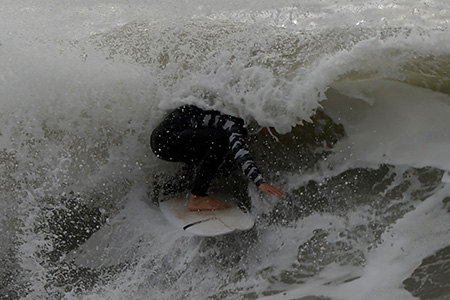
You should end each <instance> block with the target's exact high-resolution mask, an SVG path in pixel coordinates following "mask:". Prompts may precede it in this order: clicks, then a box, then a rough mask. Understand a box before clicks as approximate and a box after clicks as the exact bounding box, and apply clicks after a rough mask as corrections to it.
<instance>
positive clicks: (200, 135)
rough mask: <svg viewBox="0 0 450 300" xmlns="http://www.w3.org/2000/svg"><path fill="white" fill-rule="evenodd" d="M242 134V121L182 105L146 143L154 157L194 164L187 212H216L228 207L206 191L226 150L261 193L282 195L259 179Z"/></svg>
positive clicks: (244, 133)
mask: <svg viewBox="0 0 450 300" xmlns="http://www.w3.org/2000/svg"><path fill="white" fill-rule="evenodd" d="M246 135H247V130H246V129H245V127H244V121H243V120H242V119H240V118H237V117H234V116H230V115H226V114H223V113H220V112H218V111H214V110H207V111H205V110H202V109H200V108H198V107H196V106H193V105H185V106H182V107H179V108H177V109H175V110H174V111H173V112H171V113H170V114H169V115H168V116H167V117H166V118H165V119H164V120H163V121H162V122H161V123H160V124H159V125H158V126H157V127H156V128H155V130H154V131H153V132H152V135H151V142H150V143H151V148H152V150H153V152H154V153H155V155H156V156H157V157H158V158H161V159H163V160H166V161H173V162H185V163H194V164H195V165H196V174H195V177H194V182H193V185H192V188H191V196H190V198H189V202H188V208H189V210H191V211H198V210H220V209H226V208H228V207H229V205H228V204H226V203H224V202H222V201H220V200H218V199H216V198H214V197H211V196H209V195H208V188H209V186H210V184H211V180H212V178H213V177H214V175H215V173H216V171H217V170H218V168H219V166H220V165H221V164H222V163H223V162H224V160H225V158H226V155H227V153H228V151H229V150H231V152H232V157H233V160H234V162H235V163H236V164H237V165H238V166H239V167H240V168H241V170H242V171H243V172H244V174H245V175H247V176H248V177H249V178H250V179H251V180H252V181H253V182H254V183H255V184H256V186H257V187H258V188H259V189H260V190H261V191H263V192H264V193H266V194H267V195H274V196H279V197H282V196H284V192H283V191H282V190H280V189H278V188H276V187H274V186H273V185H271V184H269V183H267V182H265V180H264V179H263V177H262V175H261V173H260V171H259V170H258V168H257V166H256V164H255V162H254V161H253V158H252V156H251V155H250V153H249V152H248V151H247V147H246V144H245V142H244V138H245V137H246Z"/></svg>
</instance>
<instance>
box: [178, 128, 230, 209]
mask: <svg viewBox="0 0 450 300" xmlns="http://www.w3.org/2000/svg"><path fill="white" fill-rule="evenodd" d="M187 139H189V141H186V140H187ZM180 140H184V141H185V145H187V149H186V159H191V160H192V161H194V162H195V163H196V165H197V170H196V174H195V178H194V183H193V185H192V189H191V193H192V196H191V198H190V199H189V209H191V210H216V209H225V208H228V207H229V205H227V204H225V203H223V202H222V201H220V200H217V199H215V198H213V197H211V196H208V188H209V186H210V184H211V181H212V179H213V177H214V175H215V174H216V172H217V169H218V168H219V166H220V165H221V164H222V162H223V161H224V158H225V156H226V154H227V152H228V149H229V142H228V135H227V133H226V132H225V131H224V130H223V129H216V128H201V129H196V130H187V131H185V132H183V133H182V134H181V135H180Z"/></svg>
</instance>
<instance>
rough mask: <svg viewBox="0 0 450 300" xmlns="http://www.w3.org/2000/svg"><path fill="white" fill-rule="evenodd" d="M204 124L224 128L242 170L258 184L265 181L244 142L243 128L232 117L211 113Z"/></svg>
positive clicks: (204, 120)
mask: <svg viewBox="0 0 450 300" xmlns="http://www.w3.org/2000/svg"><path fill="white" fill-rule="evenodd" d="M203 126H205V127H214V128H223V129H224V130H225V131H226V132H227V134H228V139H229V141H230V147H231V151H232V153H233V158H234V161H235V162H236V163H237V165H238V166H239V167H240V168H241V170H242V172H243V173H244V174H245V175H246V176H248V177H249V178H250V179H251V180H252V181H253V182H254V183H255V184H256V185H257V186H259V185H260V184H262V183H264V182H265V181H264V179H263V177H262V175H261V172H260V171H259V170H258V168H257V166H256V163H255V161H254V160H253V158H252V156H251V155H250V152H248V150H247V146H246V144H245V142H244V135H243V134H242V128H241V126H240V125H239V124H237V123H236V122H234V121H233V120H232V119H230V118H227V116H226V115H223V114H217V113H211V114H207V115H205V117H204V119H203Z"/></svg>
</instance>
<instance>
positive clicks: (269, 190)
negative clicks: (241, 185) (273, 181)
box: [258, 182, 284, 197]
mask: <svg viewBox="0 0 450 300" xmlns="http://www.w3.org/2000/svg"><path fill="white" fill-rule="evenodd" d="M258 188H259V189H260V190H261V191H263V192H264V193H266V194H267V195H269V196H278V197H283V196H284V192H283V191H282V190H280V189H279V188H276V187H274V186H273V185H270V184H268V183H267V182H265V183H263V184H260V185H259V186H258Z"/></svg>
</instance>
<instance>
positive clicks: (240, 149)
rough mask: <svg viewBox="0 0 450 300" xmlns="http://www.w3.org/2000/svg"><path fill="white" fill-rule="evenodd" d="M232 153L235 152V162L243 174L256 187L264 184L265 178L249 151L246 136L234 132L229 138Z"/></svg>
mask: <svg viewBox="0 0 450 300" xmlns="http://www.w3.org/2000/svg"><path fill="white" fill-rule="evenodd" d="M229 140H230V145H231V151H232V152H233V157H234V161H235V162H236V163H237V164H238V166H239V167H240V168H241V170H242V172H243V173H244V174H245V175H247V176H248V177H249V178H250V179H251V180H252V181H253V182H254V183H255V184H256V186H260V185H261V184H263V183H264V182H265V181H264V178H263V177H262V175H261V172H259V170H258V168H257V167H256V163H255V161H254V160H253V158H252V156H251V155H250V153H249V152H248V150H247V147H246V144H245V143H244V136H243V135H242V134H240V133H237V132H234V133H231V135H230V136H229Z"/></svg>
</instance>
